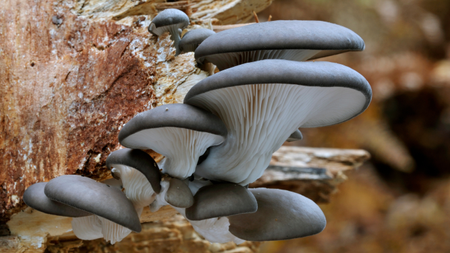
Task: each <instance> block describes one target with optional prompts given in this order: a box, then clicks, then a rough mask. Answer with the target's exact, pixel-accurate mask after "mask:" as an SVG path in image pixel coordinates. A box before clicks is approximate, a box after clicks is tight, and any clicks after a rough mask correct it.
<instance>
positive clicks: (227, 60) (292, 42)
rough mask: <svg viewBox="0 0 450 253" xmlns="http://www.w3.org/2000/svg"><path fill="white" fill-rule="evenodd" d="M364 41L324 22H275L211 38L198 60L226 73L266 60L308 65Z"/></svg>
mask: <svg viewBox="0 0 450 253" xmlns="http://www.w3.org/2000/svg"><path fill="white" fill-rule="evenodd" d="M363 49H364V41H363V40H362V39H361V37H359V36H358V35H357V34H356V33H354V32H353V31H351V30H350V29H348V28H345V27H342V26H340V25H336V24H332V23H328V22H323V21H298V20H288V21H286V20H285V21H271V22H263V23H256V24H251V25H246V26H241V27H238V28H234V29H229V30H226V31H223V32H219V33H217V34H214V35H213V36H210V37H208V38H207V39H206V40H205V41H203V43H202V44H201V45H200V46H199V47H198V48H197V49H196V50H195V58H196V59H197V61H198V62H200V63H202V62H203V61H205V60H207V61H209V62H211V63H213V64H215V65H216V66H217V67H218V68H219V69H220V70H224V69H227V68H230V67H233V66H236V65H239V64H242V63H246V62H252V61H258V60H263V59H285V60H295V61H305V60H310V59H317V58H320V57H325V56H329V55H334V54H339V53H342V52H347V51H352V50H363Z"/></svg>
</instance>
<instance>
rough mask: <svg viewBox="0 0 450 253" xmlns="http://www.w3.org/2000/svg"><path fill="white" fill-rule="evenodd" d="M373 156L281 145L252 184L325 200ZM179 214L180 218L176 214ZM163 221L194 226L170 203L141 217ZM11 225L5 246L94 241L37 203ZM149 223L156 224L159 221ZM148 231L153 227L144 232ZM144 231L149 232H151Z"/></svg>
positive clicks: (40, 249)
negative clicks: (41, 209) (350, 172)
mask: <svg viewBox="0 0 450 253" xmlns="http://www.w3.org/2000/svg"><path fill="white" fill-rule="evenodd" d="M368 158H369V154H368V153H367V152H366V151H364V150H340V149H321V148H320V149H319V148H302V147H281V148H280V149H279V150H278V151H277V152H275V154H274V155H273V157H272V161H271V165H270V166H269V168H268V169H267V170H266V171H265V173H264V175H263V176H262V177H261V178H260V179H258V180H257V181H256V182H255V183H253V184H252V185H251V187H269V188H270V187H276V188H281V189H288V190H292V191H295V192H298V193H300V194H303V195H306V196H308V197H310V198H311V199H313V200H314V201H316V202H324V201H326V200H328V198H329V196H330V194H331V193H332V191H333V190H335V187H336V185H337V184H339V183H341V182H343V181H344V180H345V174H344V172H345V171H347V170H351V169H355V168H357V167H358V166H360V165H361V164H362V163H363V162H364V161H365V160H367V159H368ZM175 216H176V217H177V218H174V217H175ZM174 219H175V220H174ZM157 221H164V222H163V224H165V225H164V226H162V227H164V228H167V226H168V227H171V226H172V227H174V226H175V227H177V226H178V225H177V224H179V223H180V222H181V223H182V224H184V225H183V227H185V229H187V227H189V225H188V224H187V221H186V220H184V219H183V218H181V217H178V216H177V212H176V211H175V210H174V209H173V208H171V207H169V206H166V207H163V208H161V209H160V210H159V211H158V212H155V213H152V212H150V210H149V209H148V208H145V209H144V212H143V214H142V216H141V222H142V223H144V224H145V223H149V222H157ZM157 224H160V223H157ZM8 226H9V228H10V230H11V233H12V234H13V235H15V236H12V237H4V238H3V239H0V245H9V246H5V247H4V248H5V249H6V248H8V247H9V249H11V250H18V249H30V248H31V249H32V250H34V252H43V250H44V249H45V248H46V247H50V246H51V247H56V246H52V242H55V241H58V240H61V239H62V240H63V241H64V242H65V243H66V244H64V243H63V244H64V245H66V246H64V247H73V248H79V247H84V246H86V245H91V243H89V242H81V240H78V239H77V238H76V237H75V236H74V234H73V232H72V228H71V218H66V217H59V216H54V215H48V214H44V213H41V212H39V211H36V210H33V209H31V208H27V209H25V211H23V212H20V213H18V214H16V215H15V216H13V217H12V219H11V220H10V221H9V222H8ZM145 226H147V225H144V227H145ZM148 226H150V227H154V226H159V225H148ZM161 229H162V228H161ZM144 230H145V229H144ZM152 231H153V230H152ZM158 231H159V230H158ZM189 231H190V232H189V233H188V235H189V236H191V237H192V238H196V239H195V240H196V242H195V243H194V244H195V245H199V244H200V245H202V246H201V247H202V249H204V250H205V251H198V252H208V251H206V250H208V249H209V247H210V246H206V245H211V244H209V243H208V242H207V241H205V240H204V239H201V236H199V235H198V234H196V233H195V231H193V230H192V228H189ZM144 233H152V232H151V231H150V232H149V231H144ZM158 233H159V232H158ZM193 234H195V236H192V235H193ZM140 236H141V235H137V234H135V233H133V234H131V235H130V236H128V237H127V238H135V237H140ZM142 236H143V237H145V236H150V235H142ZM153 236H156V235H153ZM191 237H190V238H191ZM0 238H1V237H0ZM2 240H3V241H2ZM161 240H162V239H161ZM170 240H172V239H168V238H165V239H164V240H163V241H164V242H165V243H170ZM98 241H101V240H96V242H98ZM69 242H70V243H69ZM127 243H129V239H125V244H127ZM151 243H153V240H151V242H149V244H151ZM160 243H163V242H160ZM183 243H187V244H189V245H191V244H192V243H193V242H184V241H183ZM121 245H122V244H121V243H118V244H117V245H116V246H114V247H115V248H121V247H122V246H121ZM217 245H220V244H217ZM231 245H234V244H231ZM91 246H92V245H91ZM135 246H136V245H135ZM58 247H59V246H58ZM86 247H87V246H86ZM92 247H93V246H92ZM180 247H181V246H180ZM183 247H188V246H183ZM234 247H236V245H234ZM245 250H247V251H243V252H250V251H248V249H245ZM11 252H13V251H11ZM112 252H114V251H112ZM154 252H158V251H154ZM182 252H183V251H182ZM186 252H189V251H186ZM196 252H197V251H196ZM233 252H234V251H233Z"/></svg>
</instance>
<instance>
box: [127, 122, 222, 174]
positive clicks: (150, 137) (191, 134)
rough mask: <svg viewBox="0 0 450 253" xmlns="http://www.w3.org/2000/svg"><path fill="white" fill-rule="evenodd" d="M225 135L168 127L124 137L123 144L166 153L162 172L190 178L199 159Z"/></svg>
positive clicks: (142, 131) (220, 141) (146, 130)
mask: <svg viewBox="0 0 450 253" xmlns="http://www.w3.org/2000/svg"><path fill="white" fill-rule="evenodd" d="M223 140H224V137H222V136H220V135H215V134H211V133H207V132H199V131H194V130H190V129H184V128H177V127H165V128H152V129H145V130H141V131H139V132H136V133H134V134H132V135H130V136H128V137H126V138H125V139H124V140H122V142H121V143H122V145H124V146H127V147H131V148H136V149H152V150H155V151H156V152H158V153H160V154H162V155H164V156H165V157H166V158H167V159H166V161H165V164H164V167H163V168H162V169H163V173H167V174H169V175H171V176H172V177H177V178H187V177H189V176H191V175H192V174H193V173H194V171H195V167H196V166H197V161H198V158H199V157H200V156H201V155H203V154H204V153H205V151H206V149H207V148H208V147H210V146H215V145H218V144H220V143H222V142H223Z"/></svg>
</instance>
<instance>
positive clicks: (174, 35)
mask: <svg viewBox="0 0 450 253" xmlns="http://www.w3.org/2000/svg"><path fill="white" fill-rule="evenodd" d="M180 34H181V32H180V31H179V28H177V27H174V28H173V30H171V31H170V39H171V40H173V46H174V47H175V49H176V50H177V51H176V53H175V56H177V55H179V54H180V53H181V51H180V47H179V46H178V44H180V40H181V38H180Z"/></svg>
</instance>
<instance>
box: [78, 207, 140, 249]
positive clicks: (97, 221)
mask: <svg viewBox="0 0 450 253" xmlns="http://www.w3.org/2000/svg"><path fill="white" fill-rule="evenodd" d="M142 211H143V208H136V212H137V213H138V215H139V216H140V215H141V214H142ZM72 230H73V232H74V233H75V235H76V236H77V237H78V238H79V239H81V240H95V239H99V238H103V239H105V240H106V241H109V242H110V243H111V244H115V243H116V242H120V241H122V240H123V238H125V237H126V236H128V235H129V234H130V233H131V232H132V231H131V229H129V228H126V227H124V226H122V225H119V224H117V223H115V222H112V221H110V220H108V219H105V218H102V217H100V216H97V215H90V216H85V217H80V218H73V219H72Z"/></svg>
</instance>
